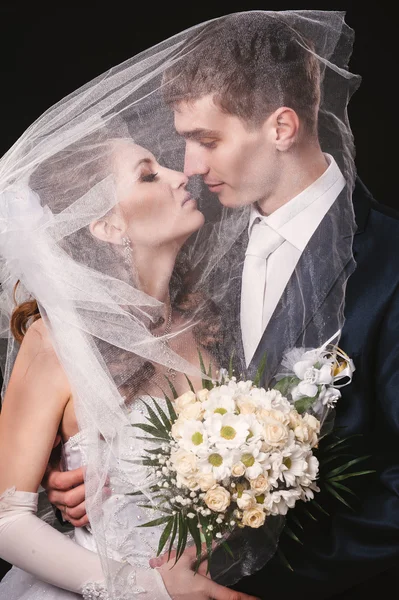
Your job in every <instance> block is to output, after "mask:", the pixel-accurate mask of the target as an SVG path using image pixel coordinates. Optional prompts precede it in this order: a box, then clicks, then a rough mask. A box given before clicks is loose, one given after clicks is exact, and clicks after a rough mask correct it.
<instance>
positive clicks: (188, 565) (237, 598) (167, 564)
mask: <svg viewBox="0 0 399 600" xmlns="http://www.w3.org/2000/svg"><path fill="white" fill-rule="evenodd" d="M196 556H197V550H196V548H195V546H193V547H191V548H188V549H187V550H186V551H185V552H184V554H183V555H182V556H181V557H180V558H179V560H178V561H177V563H176V564H175V559H174V556H171V559H170V560H169V561H168V560H167V555H166V554H164V555H163V556H161V557H159V558H158V559H153V560H151V561H150V565H151V566H152V567H155V568H158V571H159V572H160V574H161V576H162V579H163V582H164V585H165V587H166V589H167V592H168V594H169V596H170V597H171V598H172V600H209V599H212V600H259V599H258V598H256V597H255V596H248V594H244V593H243V592H237V591H235V590H230V589H229V588H227V587H224V586H222V585H219V584H218V583H215V582H214V581H212V579H210V577H209V576H208V577H207V576H205V571H206V568H205V569H201V567H200V569H199V571H198V573H195V572H194V564H195V561H196ZM203 558H204V559H205V555H204V557H203ZM172 567H173V568H172ZM201 572H202V573H204V574H201Z"/></svg>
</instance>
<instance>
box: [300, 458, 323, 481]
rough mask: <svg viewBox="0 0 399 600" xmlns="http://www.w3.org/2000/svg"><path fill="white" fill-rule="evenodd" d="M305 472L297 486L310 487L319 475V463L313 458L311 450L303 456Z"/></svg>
mask: <svg viewBox="0 0 399 600" xmlns="http://www.w3.org/2000/svg"><path fill="white" fill-rule="evenodd" d="M304 458H305V470H304V472H303V474H302V476H301V477H300V479H299V481H298V483H299V485H301V486H303V487H306V486H310V485H311V483H312V482H313V481H315V480H316V479H317V476H318V474H319V461H318V460H317V458H316V457H315V456H314V454H313V453H312V451H311V450H309V451H308V452H307V453H306V455H305V457H304Z"/></svg>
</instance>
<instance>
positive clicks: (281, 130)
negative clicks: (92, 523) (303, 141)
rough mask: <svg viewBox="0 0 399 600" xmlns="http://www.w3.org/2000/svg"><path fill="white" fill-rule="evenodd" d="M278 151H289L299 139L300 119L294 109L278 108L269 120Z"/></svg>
mask: <svg viewBox="0 0 399 600" xmlns="http://www.w3.org/2000/svg"><path fill="white" fill-rule="evenodd" d="M268 124H269V127H270V128H271V135H272V137H273V142H274V145H275V147H276V150H279V151H280V152H284V151H285V150H289V149H290V148H291V146H292V145H293V143H294V142H295V140H296V139H297V137H298V131H299V117H298V115H297V114H296V112H295V111H294V110H292V108H287V107H286V106H283V107H280V108H278V109H277V110H276V111H275V112H274V113H273V114H272V115H271V116H270V117H269V119H268Z"/></svg>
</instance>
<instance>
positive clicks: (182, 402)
mask: <svg viewBox="0 0 399 600" xmlns="http://www.w3.org/2000/svg"><path fill="white" fill-rule="evenodd" d="M196 401H197V398H196V396H195V394H194V392H191V391H190V392H186V393H185V394H182V395H181V396H179V397H178V398H176V400H175V401H174V407H175V411H176V412H177V414H180V413H181V412H182V410H183V409H184V408H185V407H186V406H187V405H188V404H194V402H196Z"/></svg>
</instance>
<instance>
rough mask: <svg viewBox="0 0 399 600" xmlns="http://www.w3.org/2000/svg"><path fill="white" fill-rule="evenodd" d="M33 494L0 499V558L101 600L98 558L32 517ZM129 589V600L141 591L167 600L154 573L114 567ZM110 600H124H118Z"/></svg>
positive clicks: (102, 589)
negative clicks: (122, 575) (121, 575)
mask: <svg viewBox="0 0 399 600" xmlns="http://www.w3.org/2000/svg"><path fill="white" fill-rule="evenodd" d="M37 501H38V494H35V493H32V492H19V491H15V489H10V490H7V491H6V492H5V493H4V494H3V495H2V496H0V556H1V558H3V559H4V560H6V561H7V562H9V563H11V564H13V565H16V566H17V567H19V568H20V569H23V570H24V571H27V572H28V573H31V574H32V575H34V576H35V577H37V578H38V579H40V580H42V581H45V582H47V583H50V584H52V585H55V586H58V587H60V588H63V589H65V590H69V591H71V592H75V593H78V594H83V597H84V598H85V599H87V600H91V598H96V599H97V600H102V599H103V600H107V599H108V594H107V592H106V587H105V577H104V573H103V570H102V567H101V561H100V557H99V556H98V554H96V553H95V552H91V551H90V550H87V549H86V548H83V547H82V546H79V545H78V544H76V543H75V542H74V541H73V540H71V539H70V538H69V537H68V536H67V535H64V534H62V533H61V532H59V531H57V530H56V529H54V528H53V527H51V525H48V524H47V523H45V522H44V521H41V520H40V519H39V518H38V517H37V516H36V511H37ZM114 566H115V568H116V569H118V571H119V570H120V569H121V568H122V569H123V570H126V571H130V572H127V573H126V576H127V577H128V578H129V579H130V580H131V582H132V585H131V587H130V589H129V590H128V593H129V599H131V598H132V596H133V597H134V595H135V594H138V593H141V592H142V591H143V590H145V591H146V592H147V593H148V597H150V598H151V600H170V596H169V594H168V593H167V591H166V588H165V586H164V584H163V580H162V577H161V575H160V574H159V572H158V571H157V570H156V569H148V570H143V569H137V570H134V569H133V568H132V567H131V565H129V564H128V563H126V565H123V566H122V565H121V563H117V562H116V561H115V565H114ZM115 600H125V599H124V598H118V599H116V598H115Z"/></svg>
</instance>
